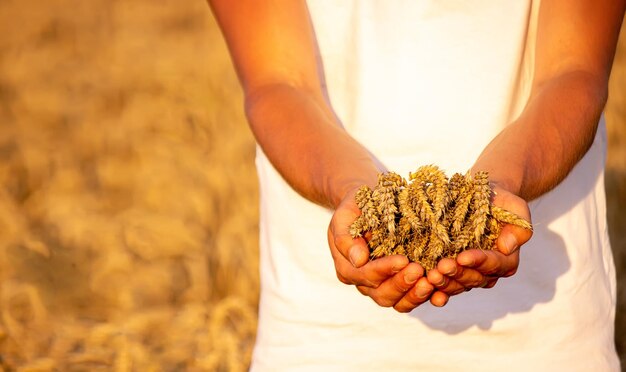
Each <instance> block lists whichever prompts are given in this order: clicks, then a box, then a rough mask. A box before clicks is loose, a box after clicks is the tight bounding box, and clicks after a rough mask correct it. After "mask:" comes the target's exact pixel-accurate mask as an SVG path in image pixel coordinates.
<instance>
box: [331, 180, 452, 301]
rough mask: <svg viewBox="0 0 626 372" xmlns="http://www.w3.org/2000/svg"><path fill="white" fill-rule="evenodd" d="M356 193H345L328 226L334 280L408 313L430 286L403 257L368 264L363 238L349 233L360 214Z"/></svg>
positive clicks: (424, 297) (421, 271)
mask: <svg viewBox="0 0 626 372" xmlns="http://www.w3.org/2000/svg"><path fill="white" fill-rule="evenodd" d="M356 190H357V189H353V190H352V191H350V192H348V193H347V195H346V196H345V197H344V199H343V200H342V201H341V203H340V204H339V206H338V207H337V209H336V210H335V213H334V214H333V217H332V219H331V221H330V225H329V227H328V245H329V247H330V252H331V254H332V257H333V260H334V263H335V270H336V272H337V278H338V279H339V280H340V281H341V282H342V283H344V284H352V285H355V286H356V288H357V290H358V291H359V292H361V294H363V295H365V296H369V297H370V298H372V300H374V302H376V303H377V304H378V305H380V306H383V307H393V308H394V309H395V310H397V311H399V312H409V311H411V310H413V309H414V308H416V307H418V306H420V305H421V304H423V303H424V302H426V301H428V299H429V298H430V296H431V293H432V292H433V289H434V287H433V286H432V284H430V283H429V282H428V279H427V278H426V277H425V276H424V269H423V268H422V266H421V265H419V264H417V263H409V260H408V259H407V257H405V256H402V255H393V256H387V257H381V258H377V259H376V260H371V261H370V259H369V249H368V247H367V242H366V241H365V239H364V238H356V239H353V238H352V236H351V235H350V232H349V229H350V225H351V224H352V223H353V222H354V221H355V220H356V218H357V217H358V216H359V215H360V214H361V212H360V210H359V208H358V206H357V205H356V202H355V199H354V197H355V195H356ZM433 304H434V305H438V304H439V303H435V302H434V303H433ZM444 304H445V303H444ZM444 304H441V306H443V305H444Z"/></svg>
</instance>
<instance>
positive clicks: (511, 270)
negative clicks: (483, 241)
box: [457, 249, 519, 277]
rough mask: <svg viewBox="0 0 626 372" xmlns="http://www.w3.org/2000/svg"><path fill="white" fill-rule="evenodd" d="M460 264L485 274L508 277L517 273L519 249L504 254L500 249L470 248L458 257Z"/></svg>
mask: <svg viewBox="0 0 626 372" xmlns="http://www.w3.org/2000/svg"><path fill="white" fill-rule="evenodd" d="M457 262H458V263H459V264H460V265H463V266H466V267H470V268H473V269H475V270H477V271H479V272H480V273H481V274H483V275H489V276H497V277H507V276H511V275H513V274H515V272H516V271H517V267H518V265H519V251H516V252H514V253H512V254H510V255H504V254H502V253H500V252H498V251H484V250H481V249H470V250H467V251H464V252H462V253H461V254H459V256H458V257H457Z"/></svg>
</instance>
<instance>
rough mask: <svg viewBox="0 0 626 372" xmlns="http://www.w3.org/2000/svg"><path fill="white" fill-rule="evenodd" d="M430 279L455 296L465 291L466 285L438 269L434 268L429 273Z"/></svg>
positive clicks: (439, 287) (434, 284)
mask: <svg viewBox="0 0 626 372" xmlns="http://www.w3.org/2000/svg"><path fill="white" fill-rule="evenodd" d="M427 278H428V281H429V282H430V283H431V284H432V285H433V286H434V287H435V288H436V289H437V290H438V291H442V292H444V293H446V294H447V295H449V296H453V295H456V294H459V293H462V292H465V287H464V286H463V285H461V284H460V283H459V282H458V281H456V280H455V279H453V278H450V277H448V276H446V275H443V274H442V273H441V272H440V271H439V270H438V269H432V270H430V271H429V272H428V275H427Z"/></svg>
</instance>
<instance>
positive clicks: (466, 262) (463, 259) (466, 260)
mask: <svg viewBox="0 0 626 372" xmlns="http://www.w3.org/2000/svg"><path fill="white" fill-rule="evenodd" d="M457 262H458V263H459V264H460V265H463V266H473V265H474V263H475V261H474V258H472V257H471V256H460V257H459V258H458V259H457Z"/></svg>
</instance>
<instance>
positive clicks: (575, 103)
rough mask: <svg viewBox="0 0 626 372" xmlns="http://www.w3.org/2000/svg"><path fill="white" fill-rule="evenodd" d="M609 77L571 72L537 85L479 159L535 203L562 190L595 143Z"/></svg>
mask: <svg viewBox="0 0 626 372" xmlns="http://www.w3.org/2000/svg"><path fill="white" fill-rule="evenodd" d="M606 96H607V92H606V83H605V78H603V77H598V76H594V75H592V74H589V73H586V72H581V71H573V72H569V73H565V74H562V75H559V76H557V77H554V78H552V79H549V80H547V81H546V82H545V83H543V84H541V85H539V86H537V88H536V89H535V91H534V92H533V93H532V94H531V98H530V100H529V102H528V104H527V106H526V108H525V109H524V111H523V112H522V114H521V115H520V117H519V118H518V119H517V120H516V121H515V122H513V123H512V124H510V125H509V126H508V127H507V128H505V129H504V130H503V131H502V132H501V133H500V134H499V135H498V136H497V137H496V138H495V139H494V140H493V141H492V142H491V143H490V144H489V145H488V146H487V147H486V148H485V150H484V151H483V153H482V154H481V155H480V156H479V158H478V160H477V161H476V164H475V165H474V167H473V168H474V170H487V171H488V172H489V173H490V177H491V178H492V179H493V180H494V181H495V182H496V183H499V184H500V185H501V186H502V187H504V188H505V189H507V190H509V191H511V192H513V193H514V194H516V195H519V196H521V197H522V198H524V199H526V200H532V199H534V198H537V197H539V196H541V195H542V194H544V193H546V192H548V191H550V190H551V189H552V188H554V187H555V186H556V185H558V184H559V183H560V182H561V181H562V180H563V179H564V178H565V177H566V176H567V174H569V172H570V171H571V170H572V168H573V167H574V166H575V165H576V163H577V162H578V161H579V160H580V159H581V158H582V157H583V156H584V154H585V153H586V152H587V150H588V149H589V147H590V146H591V144H592V142H593V138H594V136H595V133H596V129H597V123H598V120H599V117H600V115H601V112H602V109H603V108H604V104H605V103H606Z"/></svg>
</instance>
